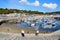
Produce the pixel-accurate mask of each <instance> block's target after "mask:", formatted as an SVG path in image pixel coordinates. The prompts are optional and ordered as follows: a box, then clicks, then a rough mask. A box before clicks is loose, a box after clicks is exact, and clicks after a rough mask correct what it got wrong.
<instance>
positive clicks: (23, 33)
mask: <svg viewBox="0 0 60 40" xmlns="http://www.w3.org/2000/svg"><path fill="white" fill-rule="evenodd" d="M38 34H39V31H38V30H37V31H36V33H35V35H36V36H37V35H38ZM21 36H22V37H24V36H25V32H24V30H22V31H21Z"/></svg>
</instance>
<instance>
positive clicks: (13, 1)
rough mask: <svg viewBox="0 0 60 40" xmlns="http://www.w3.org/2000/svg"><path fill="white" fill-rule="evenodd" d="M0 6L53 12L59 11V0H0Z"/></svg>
mask: <svg viewBox="0 0 60 40" xmlns="http://www.w3.org/2000/svg"><path fill="white" fill-rule="evenodd" d="M0 8H9V9H10V8H11V9H20V10H32V11H40V12H55V11H60V0H0Z"/></svg>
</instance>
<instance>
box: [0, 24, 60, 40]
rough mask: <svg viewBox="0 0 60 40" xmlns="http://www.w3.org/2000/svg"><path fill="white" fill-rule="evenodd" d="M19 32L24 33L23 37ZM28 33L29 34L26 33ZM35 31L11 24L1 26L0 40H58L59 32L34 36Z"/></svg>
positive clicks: (59, 39) (59, 38)
mask: <svg viewBox="0 0 60 40" xmlns="http://www.w3.org/2000/svg"><path fill="white" fill-rule="evenodd" d="M21 30H24V31H25V37H22V36H21ZM28 31H29V33H27V32H28ZM35 32H36V31H35V30H33V29H30V28H28V29H27V28H21V27H16V26H14V25H12V24H2V25H1V26H0V40H60V34H59V33H60V30H57V31H55V32H52V33H39V34H38V35H37V36H36V35H35Z"/></svg>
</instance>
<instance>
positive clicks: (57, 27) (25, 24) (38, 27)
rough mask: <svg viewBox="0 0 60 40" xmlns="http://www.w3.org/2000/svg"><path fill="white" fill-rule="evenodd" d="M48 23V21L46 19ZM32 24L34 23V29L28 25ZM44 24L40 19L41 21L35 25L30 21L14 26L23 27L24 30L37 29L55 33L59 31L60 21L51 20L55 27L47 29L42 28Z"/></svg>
mask: <svg viewBox="0 0 60 40" xmlns="http://www.w3.org/2000/svg"><path fill="white" fill-rule="evenodd" d="M46 20H47V21H48V19H46ZM32 23H35V24H36V25H35V26H34V27H31V26H30V25H31V24H32ZM45 23H46V22H44V20H43V19H42V21H38V23H36V21H30V22H22V23H21V24H15V25H16V26H19V27H25V28H34V29H38V30H50V31H56V30H59V29H60V20H56V19H53V20H52V23H55V26H56V27H54V28H53V27H51V28H49V27H50V26H49V27H47V28H44V24H45Z"/></svg>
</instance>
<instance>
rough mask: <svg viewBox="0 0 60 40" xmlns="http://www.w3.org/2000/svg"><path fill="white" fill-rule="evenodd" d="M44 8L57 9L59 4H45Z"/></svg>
mask: <svg viewBox="0 0 60 40" xmlns="http://www.w3.org/2000/svg"><path fill="white" fill-rule="evenodd" d="M42 6H43V7H45V8H50V9H55V8H56V7H57V4H55V3H54V4H53V3H50V4H47V3H44V4H43V5H42Z"/></svg>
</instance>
